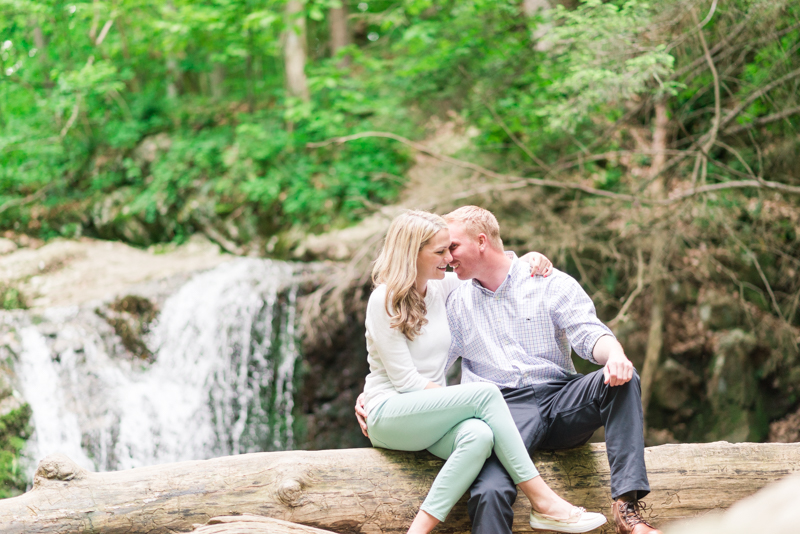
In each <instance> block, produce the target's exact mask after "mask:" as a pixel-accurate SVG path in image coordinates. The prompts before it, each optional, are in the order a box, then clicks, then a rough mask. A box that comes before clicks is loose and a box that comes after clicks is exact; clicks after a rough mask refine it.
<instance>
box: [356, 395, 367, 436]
mask: <svg viewBox="0 0 800 534" xmlns="http://www.w3.org/2000/svg"><path fill="white" fill-rule="evenodd" d="M356 419H358V425H359V426H360V427H361V433H362V434H364V435H365V436H367V437H369V431H368V430H367V410H366V409H365V408H364V394H363V393H362V394H361V395H359V396H358V398H357V399H356Z"/></svg>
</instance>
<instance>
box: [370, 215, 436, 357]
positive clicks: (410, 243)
mask: <svg viewBox="0 0 800 534" xmlns="http://www.w3.org/2000/svg"><path fill="white" fill-rule="evenodd" d="M445 228H447V223H446V222H445V221H444V219H442V218H441V217H439V216H438V215H436V214H434V213H428V212H427V211H416V210H412V211H407V212H405V213H403V214H401V215H398V216H397V217H396V218H395V219H394V220H393V221H392V224H391V225H390V226H389V230H388V231H387V232H386V239H385V240H384V242H383V248H382V249H381V253H380V254H379V255H378V259H377V260H375V265H374V266H373V268H372V281H373V283H374V284H375V285H378V284H386V313H387V314H389V317H391V318H392V321H391V323H390V324H391V327H392V328H397V329H398V330H400V332H402V333H403V335H404V336H406V338H408V339H409V340H412V341H413V340H414V338H415V337H416V336H417V335H419V334H420V332H421V330H422V327H423V326H425V325H426V324H428V320H427V319H426V318H425V314H426V312H427V309H426V308H425V299H424V297H423V296H422V295H420V293H419V291H417V288H416V286H415V283H416V281H417V255H418V254H419V251H420V250H422V247H424V246H425V245H426V244H427V243H428V241H430V239H431V238H432V237H433V236H435V235H436V234H437V233H438V232H439V231H440V230H443V229H445Z"/></svg>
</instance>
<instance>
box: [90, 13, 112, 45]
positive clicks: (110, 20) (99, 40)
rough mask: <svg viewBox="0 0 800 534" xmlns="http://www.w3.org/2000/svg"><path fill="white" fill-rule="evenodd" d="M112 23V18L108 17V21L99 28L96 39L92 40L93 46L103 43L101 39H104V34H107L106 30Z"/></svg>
mask: <svg viewBox="0 0 800 534" xmlns="http://www.w3.org/2000/svg"><path fill="white" fill-rule="evenodd" d="M112 24H114V19H109V20H108V22H106V23H105V25H103V29H102V30H100V35H98V36H97V41H95V42H94V45H95V46H100V45H101V44H103V40H105V38H106V36H107V35H108V31H109V30H110V29H111V25H112Z"/></svg>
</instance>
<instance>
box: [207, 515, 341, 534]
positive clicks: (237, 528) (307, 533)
mask: <svg viewBox="0 0 800 534" xmlns="http://www.w3.org/2000/svg"><path fill="white" fill-rule="evenodd" d="M193 534H336V533H335V532H331V531H330V530H322V529H319V528H314V527H307V526H305V525H298V524H297V523H290V522H288V521H282V520H280V519H273V518H271V517H264V516H261V515H250V514H245V515H227V516H222V517H212V518H211V519H209V521H208V523H206V524H205V525H203V526H202V527H199V528H197V529H196V530H194V531H193Z"/></svg>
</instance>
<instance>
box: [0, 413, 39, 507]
mask: <svg viewBox="0 0 800 534" xmlns="http://www.w3.org/2000/svg"><path fill="white" fill-rule="evenodd" d="M30 417H31V408H30V406H29V405H28V404H22V405H20V406H19V407H17V408H15V409H13V410H11V411H9V412H8V413H6V414H5V415H2V416H0V499H5V498H6V497H13V496H15V495H19V494H20V493H22V492H23V491H25V485H26V481H25V474H24V473H23V470H22V466H21V465H20V462H19V457H20V453H21V452H22V449H23V448H24V447H25V440H26V439H27V438H28V436H29V435H30V427H29V424H28V423H29V421H30Z"/></svg>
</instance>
